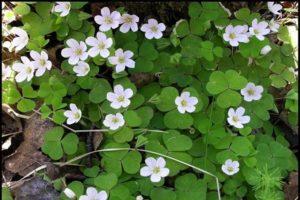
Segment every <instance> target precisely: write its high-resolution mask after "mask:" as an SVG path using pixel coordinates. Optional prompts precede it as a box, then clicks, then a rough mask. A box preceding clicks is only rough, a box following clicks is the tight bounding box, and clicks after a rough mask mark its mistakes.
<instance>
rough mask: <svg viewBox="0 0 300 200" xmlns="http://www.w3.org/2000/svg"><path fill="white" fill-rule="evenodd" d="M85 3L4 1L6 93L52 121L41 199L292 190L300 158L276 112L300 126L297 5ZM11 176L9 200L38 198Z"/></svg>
mask: <svg viewBox="0 0 300 200" xmlns="http://www.w3.org/2000/svg"><path fill="white" fill-rule="evenodd" d="M88 5H89V3H87V2H71V3H70V2H17V3H8V2H6V3H4V4H2V9H3V11H2V26H3V29H2V40H3V42H2V46H3V50H2V57H3V58H4V59H3V61H2V103H3V104H5V105H7V106H8V107H9V109H10V111H11V112H13V113H14V114H15V115H16V116H18V117H24V116H25V118H26V117H28V118H30V117H31V116H33V115H37V116H38V118H39V119H42V120H50V121H51V122H53V126H51V127H50V128H49V127H48V129H47V130H44V131H42V133H41V135H42V138H41V143H40V146H38V147H37V148H36V149H38V150H40V151H41V152H42V153H41V152H39V153H40V154H39V155H40V156H45V158H47V159H48V160H47V162H45V163H43V164H40V165H38V167H36V168H35V169H33V170H30V172H29V173H25V174H26V175H23V178H22V180H24V179H26V178H28V177H29V176H31V175H33V174H34V175H35V176H36V177H41V178H42V180H46V181H47V183H45V184H48V183H50V186H49V187H54V189H53V190H54V191H55V192H54V193H53V194H52V193H51V194H50V192H49V195H50V196H47V197H46V196H45V197H43V199H63V200H66V199H79V200H93V199H98V200H106V199H109V200H135V199H136V200H142V199H153V200H160V199H161V200H201V199H202V200H204V199H207V200H216V199H224V200H225V199H226V200H236V199H259V200H276V199H284V196H285V194H284V192H283V182H284V181H285V180H286V177H288V175H289V174H290V173H291V172H293V171H296V170H297V168H298V161H297V159H296V156H295V154H294V152H293V151H292V150H291V149H290V147H291V146H290V143H289V141H288V140H287V136H286V134H285V132H284V130H282V127H280V126H278V124H277V122H276V121H275V122H274V120H273V116H276V117H277V118H279V117H278V116H281V115H282V113H284V116H285V118H284V119H285V123H286V124H285V125H286V126H287V127H288V128H289V130H296V129H294V128H295V127H297V126H298V80H297V79H298V73H297V70H298V69H297V68H298V65H297V59H298V58H297V46H296V45H297V44H296V43H295V35H291V30H290V29H289V27H288V25H287V24H286V23H285V21H283V20H282V19H283V18H282V15H283V14H286V13H288V12H291V11H289V10H285V9H282V5H281V4H279V3H274V2H265V3H263V5H262V6H261V9H256V10H255V11H253V10H250V9H249V8H247V7H243V8H239V9H238V10H236V11H235V12H231V11H230V10H229V9H228V8H226V7H225V6H224V5H223V4H221V3H218V2H201V3H199V2H190V3H189V5H188V18H186V19H181V20H179V21H177V22H176V23H175V24H173V25H172V26H171V27H168V26H167V25H166V24H164V23H163V22H161V21H159V20H158V19H156V18H147V19H141V18H140V17H139V16H137V15H135V13H130V12H128V11H127V9H126V7H117V8H115V9H113V8H109V7H105V6H103V7H101V10H100V12H98V13H97V14H96V15H92V14H91V13H88V12H87V9H86V7H87V6H88ZM296 38H297V36H296ZM144 79H145V80H144ZM279 98H280V100H281V101H280V103H278V101H277V100H278V99H279ZM2 107H3V106H2ZM33 134H35V133H34V132H33ZM24 135H25V134H24ZM8 136H9V139H8V140H6V141H5V142H4V143H3V144H2V150H7V149H8V148H9V146H10V144H9V143H10V142H11V135H9V134H8ZM24 137H26V135H25V136H24ZM5 145H8V147H6V146H5ZM46 156H47V157H46ZM49 163H50V164H51V165H53V166H55V167H56V168H58V169H59V170H60V169H64V170H65V172H66V171H67V172H70V171H72V172H75V174H77V176H76V177H73V178H70V177H67V176H66V175H65V174H66V173H64V174H62V173H60V174H59V175H58V176H56V177H55V178H53V177H51V176H50V175H49V173H48V169H49ZM8 166H9V165H8ZM19 174H20V173H19ZM4 182H5V183H4V184H3V185H2V193H3V196H2V197H4V199H14V198H15V199H32V196H30V195H33V194H32V193H34V192H32V193H31V194H30V193H29V194H28V193H26V192H24V191H25V189H24V187H23V189H20V190H19V192H17V193H16V194H14V195H13V196H14V197H13V196H12V194H11V191H10V190H12V188H14V187H15V184H14V183H13V182H11V183H8V182H7V181H5V180H4ZM16 182H18V181H16ZM24 185H26V182H25V183H24ZM51 185H52V186H51ZM29 190H30V189H29ZM20 191H23V192H24V193H22V192H20ZM45 195H48V194H45ZM51 195H52V196H51ZM40 198H41V197H40Z"/></svg>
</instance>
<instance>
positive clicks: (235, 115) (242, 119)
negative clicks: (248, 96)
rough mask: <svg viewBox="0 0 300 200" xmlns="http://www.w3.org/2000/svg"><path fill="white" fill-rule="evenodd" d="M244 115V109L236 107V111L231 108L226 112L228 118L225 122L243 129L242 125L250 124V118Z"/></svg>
mask: <svg viewBox="0 0 300 200" xmlns="http://www.w3.org/2000/svg"><path fill="white" fill-rule="evenodd" d="M244 113H245V108H243V107H238V108H237V109H236V111H234V109H233V108H230V109H229V110H228V118H227V122H228V123H229V124H230V125H232V126H234V127H236V128H244V125H243V124H247V123H249V122H250V117H249V116H248V115H245V116H243V115H244Z"/></svg>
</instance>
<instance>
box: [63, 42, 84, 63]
mask: <svg viewBox="0 0 300 200" xmlns="http://www.w3.org/2000/svg"><path fill="white" fill-rule="evenodd" d="M66 43H67V45H68V47H67V48H64V49H63V50H62V51H61V55H62V56H63V57H64V58H69V60H68V62H69V64H71V65H75V64H77V63H78V61H79V60H86V59H87V57H88V53H87V52H86V49H87V48H86V45H85V43H84V42H82V41H80V42H77V41H76V40H74V39H68V40H67V42H66Z"/></svg>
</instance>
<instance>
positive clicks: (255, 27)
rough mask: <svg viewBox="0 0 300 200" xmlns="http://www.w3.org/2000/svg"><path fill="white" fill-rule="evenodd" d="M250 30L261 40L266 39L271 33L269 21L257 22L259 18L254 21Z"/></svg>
mask: <svg viewBox="0 0 300 200" xmlns="http://www.w3.org/2000/svg"><path fill="white" fill-rule="evenodd" d="M249 32H250V34H251V35H255V36H256V38H257V39H259V40H260V41H262V40H264V39H265V37H264V36H265V35H267V34H269V33H270V29H269V28H268V23H267V22H265V21H263V22H259V23H257V19H254V20H253V21H252V27H250V28H249Z"/></svg>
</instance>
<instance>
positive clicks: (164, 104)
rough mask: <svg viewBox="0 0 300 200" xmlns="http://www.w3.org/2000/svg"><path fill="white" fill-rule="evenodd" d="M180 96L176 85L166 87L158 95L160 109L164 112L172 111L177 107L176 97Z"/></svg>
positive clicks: (157, 105)
mask: <svg viewBox="0 0 300 200" xmlns="http://www.w3.org/2000/svg"><path fill="white" fill-rule="evenodd" d="M177 96H179V94H178V91H177V89H176V88H174V87H165V88H163V89H162V90H161V93H160V95H159V96H158V98H159V102H158V103H157V104H156V107H157V109H158V110H160V111H162V112H166V111H170V110H172V109H174V108H175V107H176V104H175V98H176V97H177Z"/></svg>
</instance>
